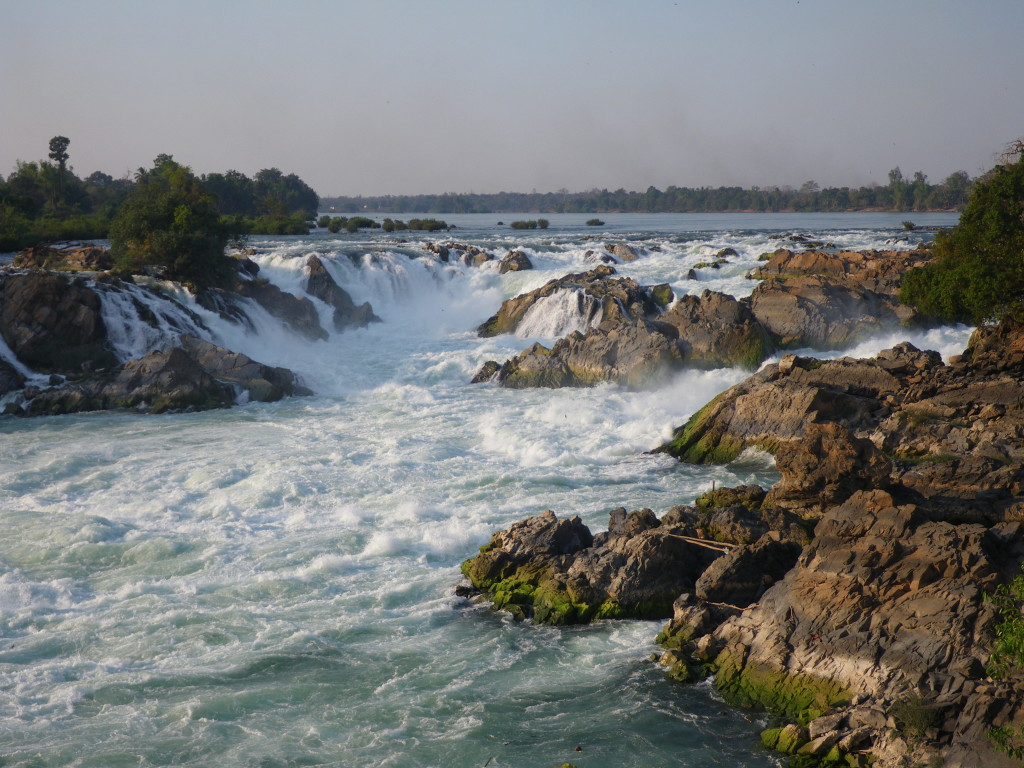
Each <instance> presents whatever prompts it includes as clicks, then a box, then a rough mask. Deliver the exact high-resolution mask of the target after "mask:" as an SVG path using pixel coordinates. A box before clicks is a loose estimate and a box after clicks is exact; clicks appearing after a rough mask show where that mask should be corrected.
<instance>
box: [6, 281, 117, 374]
mask: <svg viewBox="0 0 1024 768" xmlns="http://www.w3.org/2000/svg"><path fill="white" fill-rule="evenodd" d="M0 335H2V336H3V339H4V341H5V342H7V346H9V347H10V348H11V351H12V352H14V354H15V355H16V356H17V358H18V359H19V360H20V361H21V362H22V363H24V364H25V365H26V366H28V367H29V368H32V369H33V370H36V371H39V372H41V373H59V374H70V373H79V372H81V370H82V366H83V365H85V366H88V367H91V368H93V369H105V368H112V367H114V366H116V365H117V363H118V361H117V358H116V357H115V356H114V354H113V352H111V350H110V349H109V347H108V345H107V329H106V325H105V324H104V322H103V316H102V313H101V304H100V297H99V296H98V295H97V293H96V291H94V290H93V289H92V288H90V287H89V285H88V283H87V281H86V280H85V279H84V278H81V277H73V278H72V277H67V276H65V275H59V274H49V273H45V272H5V273H0Z"/></svg>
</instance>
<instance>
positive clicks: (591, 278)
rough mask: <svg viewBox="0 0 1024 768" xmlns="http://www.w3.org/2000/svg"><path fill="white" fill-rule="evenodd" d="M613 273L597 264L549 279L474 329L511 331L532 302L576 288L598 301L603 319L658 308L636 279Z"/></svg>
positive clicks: (638, 315) (636, 315) (647, 312)
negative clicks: (585, 270) (590, 267)
mask: <svg viewBox="0 0 1024 768" xmlns="http://www.w3.org/2000/svg"><path fill="white" fill-rule="evenodd" d="M615 274H616V273H615V270H614V269H613V268H612V267H608V266H599V267H595V268H594V269H592V270H590V271H588V272H580V273H574V274H569V275H565V276H564V277H560V278H557V279H555V280H550V281H548V282H547V283H545V284H544V285H543V286H541V287H540V288H538V289H536V290H533V291H530V292H528V293H524V294H521V295H519V296H516V297H515V298H512V299H508V300H507V301H505V302H503V303H502V305H501V307H500V309H499V310H498V312H497V313H496V314H495V315H493V316H492V317H490V318H489V319H488V320H487V321H486V322H485V323H483V324H482V325H481V326H480V327H479V328H478V329H477V332H478V334H479V335H480V336H483V337H489V336H498V335H500V334H503V333H512V332H514V331H515V330H516V328H517V327H518V326H519V323H520V322H521V321H522V319H523V317H524V316H525V315H526V313H527V312H528V311H529V310H530V308H532V307H533V305H534V304H536V303H537V302H538V301H540V300H541V299H544V298H548V297H549V296H551V295H553V294H554V293H556V292H557V291H562V290H574V291H579V292H582V293H584V294H586V295H587V296H590V297H593V298H594V299H596V300H597V301H599V302H600V303H601V312H602V319H610V318H611V317H614V316H625V317H630V318H641V317H646V316H649V315H653V314H655V313H656V312H657V311H658V309H657V306H656V305H655V304H654V302H653V301H652V300H651V298H650V297H649V296H648V294H647V292H646V291H644V290H643V289H642V288H641V287H640V286H639V285H638V284H637V283H636V281H634V280H632V279H630V278H622V277H613V275H615Z"/></svg>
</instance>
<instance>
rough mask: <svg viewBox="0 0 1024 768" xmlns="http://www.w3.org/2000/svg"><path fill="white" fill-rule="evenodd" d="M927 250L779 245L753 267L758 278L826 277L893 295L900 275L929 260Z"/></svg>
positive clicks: (752, 273) (754, 275)
mask: <svg viewBox="0 0 1024 768" xmlns="http://www.w3.org/2000/svg"><path fill="white" fill-rule="evenodd" d="M931 258H932V256H931V254H930V253H929V252H928V251H838V252H836V253H829V252H827V251H814V250H812V251H800V252H794V251H791V250H787V249H785V248H781V249H779V250H777V251H775V252H774V253H773V254H771V256H770V257H769V258H768V260H767V262H766V263H764V264H761V265H760V266H758V267H756V268H754V269H753V270H751V272H750V277H753V278H756V279H758V280H769V279H772V278H781V279H788V278H794V277H812V276H817V277H825V278H831V279H833V280H838V281H841V282H849V283H852V284H856V285H859V286H861V287H863V288H865V289H867V290H871V291H875V292H877V293H886V294H895V293H896V292H897V291H899V286H900V282H901V281H902V279H903V275H905V274H906V273H907V271H909V270H911V269H915V268H917V267H921V266H924V265H925V264H927V263H928V262H929V261H931Z"/></svg>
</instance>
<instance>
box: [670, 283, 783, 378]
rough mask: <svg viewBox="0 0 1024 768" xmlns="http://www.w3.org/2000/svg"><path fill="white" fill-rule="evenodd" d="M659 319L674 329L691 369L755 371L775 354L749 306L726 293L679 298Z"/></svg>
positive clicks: (682, 354)
mask: <svg viewBox="0 0 1024 768" xmlns="http://www.w3.org/2000/svg"><path fill="white" fill-rule="evenodd" d="M656 319H657V321H658V322H659V323H664V324H667V325H670V326H671V327H672V328H674V329H675V331H676V333H677V334H678V341H677V344H678V346H679V351H680V354H681V356H682V359H683V360H685V361H686V364H687V365H688V366H691V367H696V368H723V367H728V366H741V367H743V368H749V369H754V368H756V367H757V366H758V365H760V364H761V362H762V361H763V360H764V359H765V358H766V357H768V356H769V355H770V354H771V353H772V352H773V351H774V346H773V344H772V342H771V340H770V338H769V336H768V334H767V333H766V332H765V330H764V328H763V327H761V325H760V324H759V323H758V321H757V319H756V318H755V317H754V315H753V313H752V312H751V311H750V308H749V306H748V305H747V304H746V302H742V301H737V300H736V299H735V298H733V297H732V296H728V295H726V294H724V293H717V292H715V291H704V292H703V293H701V294H700V295H699V296H693V295H689V296H680V297H678V299H676V302H675V303H674V304H673V305H672V306H671V308H669V309H668V311H666V312H663V313H662V314H660V315H658V317H657V318H656Z"/></svg>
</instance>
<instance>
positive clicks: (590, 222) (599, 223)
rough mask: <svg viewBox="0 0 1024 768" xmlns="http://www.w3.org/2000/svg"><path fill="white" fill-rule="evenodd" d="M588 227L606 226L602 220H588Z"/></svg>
mask: <svg viewBox="0 0 1024 768" xmlns="http://www.w3.org/2000/svg"><path fill="white" fill-rule="evenodd" d="M587 226H588V227H603V226H604V222H603V221H601V220H600V219H587Z"/></svg>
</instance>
